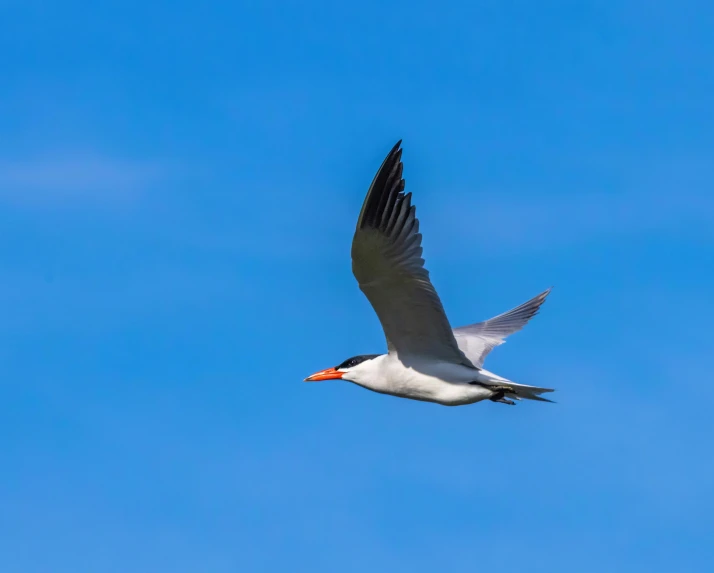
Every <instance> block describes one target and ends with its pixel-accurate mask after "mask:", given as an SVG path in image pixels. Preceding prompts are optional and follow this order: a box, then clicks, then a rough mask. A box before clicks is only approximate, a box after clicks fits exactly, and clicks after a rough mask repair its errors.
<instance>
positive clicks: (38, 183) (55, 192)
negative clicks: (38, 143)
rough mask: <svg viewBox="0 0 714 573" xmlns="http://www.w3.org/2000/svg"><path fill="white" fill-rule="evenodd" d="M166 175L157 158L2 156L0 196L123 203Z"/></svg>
mask: <svg viewBox="0 0 714 573" xmlns="http://www.w3.org/2000/svg"><path fill="white" fill-rule="evenodd" d="M164 174H165V169H164V167H163V166H162V165H160V164H158V163H156V162H151V161H138V160H129V159H120V158H113V157H107V156H102V155H99V154H96V153H73V154H66V153H63V154H59V155H44V156H40V157H34V158H23V159H15V160H10V159H0V201H2V202H4V203H10V204H15V205H27V206H61V205H72V204H78V203H79V204H87V203H92V204H100V205H101V204H106V203H111V204H116V203H126V202H132V201H134V200H136V199H137V198H138V197H140V196H141V195H142V194H143V193H144V192H145V191H146V190H147V189H148V188H149V187H150V186H151V185H152V184H153V183H155V182H156V181H157V180H159V179H161V178H162V177H163V175H164Z"/></svg>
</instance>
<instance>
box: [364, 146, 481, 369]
mask: <svg viewBox="0 0 714 573" xmlns="http://www.w3.org/2000/svg"><path fill="white" fill-rule="evenodd" d="M400 145H401V141H400V142H398V143H397V144H396V145H395V146H394V148H393V149H392V151H390V153H389V155H387V158H386V159H385V160H384V162H383V163H382V166H381V167H380V168H379V171H377V174H376V175H375V177H374V180H373V181H372V185H371V186H370V188H369V191H368V192H367V197H366V198H365V200H364V204H363V205H362V210H361V212H360V216H359V219H358V221H357V229H356V231H355V235H354V239H353V241H352V272H353V273H354V275H355V278H356V279H357V282H358V283H359V287H360V289H361V290H362V292H363V293H364V294H365V296H366V297H367V299H368V300H369V302H370V303H371V305H372V307H373V308H374V311H375V312H376V313H377V316H378V317H379V320H380V322H381V323H382V328H383V329H384V334H385V336H386V338H387V346H388V348H389V351H390V352H393V353H396V354H397V355H399V356H400V357H402V358H404V357H407V356H423V357H430V358H433V359H438V360H444V361H449V362H456V363H461V364H465V365H468V366H471V363H470V362H469V360H468V359H467V358H466V356H464V354H463V352H461V350H460V349H459V347H458V345H457V343H456V338H455V337H454V333H453V331H452V329H451V326H450V325H449V321H448V319H447V317H446V313H445V312H444V307H443V306H442V304H441V300H440V299H439V295H438V294H437V293H436V290H435V289H434V286H433V285H432V284H431V280H430V279H429V272H428V271H427V270H426V269H425V268H424V259H423V258H422V247H421V234H420V233H419V220H418V219H417V217H416V209H415V207H414V205H412V204H411V193H404V179H402V171H403V166H402V162H401V156H402V150H401V149H400Z"/></svg>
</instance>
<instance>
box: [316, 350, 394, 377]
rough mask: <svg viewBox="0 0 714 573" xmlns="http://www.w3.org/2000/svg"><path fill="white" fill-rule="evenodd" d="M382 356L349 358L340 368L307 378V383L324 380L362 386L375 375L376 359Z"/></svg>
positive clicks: (363, 355) (366, 355) (321, 371)
mask: <svg viewBox="0 0 714 573" xmlns="http://www.w3.org/2000/svg"><path fill="white" fill-rule="evenodd" d="M380 356H383V355H382V354H362V355H360V356H353V357H352V358H348V359H347V360H345V361H344V362H343V363H342V364H340V365H339V366H335V367H334V368H327V369H325V370H320V371H319V372H315V373H314V374H313V375H312V376H308V377H307V378H305V382H322V381H323V380H348V381H349V382H356V383H357V384H362V383H365V382H368V381H369V379H370V378H373V377H374V375H375V367H376V366H377V363H376V361H375V358H379V357H380Z"/></svg>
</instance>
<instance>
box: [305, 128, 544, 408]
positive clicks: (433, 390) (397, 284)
mask: <svg viewBox="0 0 714 573" xmlns="http://www.w3.org/2000/svg"><path fill="white" fill-rule="evenodd" d="M401 143H402V142H401V141H399V142H397V144H396V145H395V146H394V148H393V149H392V150H391V151H390V152H389V155H387V157H386V159H385V160H384V162H383V163H382V165H381V167H380V168H379V171H377V174H376V175H375V177H374V180H373V181H372V185H371V186H370V188H369V191H367V197H366V198H365V200H364V204H363V205H362V211H361V212H360V215H359V219H358V220H357V229H356V231H355V234H354V238H353V240H352V272H353V273H354V276H355V278H356V279H357V282H358V283H359V288H360V290H362V292H363V293H364V294H365V296H366V297H367V299H368V300H369V302H370V304H371V305H372V307H373V308H374V311H375V312H376V313H377V316H378V318H379V321H380V322H381V324H382V328H383V329H384V334H385V336H386V338H387V353H386V354H366V355H360V356H353V357H352V358H348V359H347V360H345V361H344V362H342V363H340V364H339V366H335V367H334V368H327V369H326V370H321V371H319V372H316V373H315V374H313V375H311V376H308V377H307V378H305V381H306V382H318V381H322V380H347V381H349V382H353V383H355V384H357V385H359V386H362V387H364V388H367V389H369V390H373V391H375V392H379V393H382V394H390V395H392V396H399V397H401V398H410V399H412V400H422V401H425V402H436V403H437V404H443V405H445V406H460V405H464V404H473V403H474V402H480V401H482V400H491V401H492V402H499V403H502V404H510V405H513V404H515V402H514V400H520V399H522V398H526V399H529V400H539V401H542V402H550V400H547V399H546V398H543V397H541V394H543V393H545V392H552V391H553V389H552V388H539V387H537V386H527V385H525V384H517V383H516V382H512V381H511V380H508V379H507V378H503V377H501V376H498V375H497V374H494V373H493V372H489V371H488V370H486V369H484V368H483V364H484V360H485V358H486V356H487V355H488V353H489V352H491V350H493V349H494V348H495V347H496V346H498V345H499V344H503V343H504V342H505V339H506V337H507V336H508V335H510V334H513V333H514V332H517V331H518V330H520V329H521V328H523V327H524V326H525V324H526V323H527V322H528V321H529V320H530V319H531V318H533V316H534V315H535V314H536V313H537V312H538V309H539V308H540V306H541V305H542V304H543V302H544V301H545V298H546V296H548V293H549V292H550V289H548V290H546V291H544V292H542V293H541V294H539V295H538V296H536V297H534V298H532V299H531V300H529V301H528V302H525V303H523V304H522V305H520V306H518V307H516V308H514V309H513V310H510V311H508V312H506V313H503V314H499V315H498V316H496V317H494V318H491V319H489V320H486V321H484V322H478V323H475V324H471V325H468V326H462V327H460V328H454V329H452V328H451V325H450V324H449V321H448V319H447V318H446V313H445V312H444V307H443V306H442V304H441V300H439V295H438V294H437V293H436V290H435V289H434V287H433V285H432V284H431V281H430V280H429V272H428V271H427V270H426V269H425V268H424V259H423V258H422V247H421V233H419V221H418V219H417V218H416V213H415V207H414V205H412V201H411V193H404V179H402V169H403V166H402V161H401V157H402V150H401Z"/></svg>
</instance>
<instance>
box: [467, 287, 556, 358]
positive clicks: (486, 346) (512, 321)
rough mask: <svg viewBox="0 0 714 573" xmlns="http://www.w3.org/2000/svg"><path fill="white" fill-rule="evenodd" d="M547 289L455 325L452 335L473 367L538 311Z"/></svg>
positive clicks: (548, 291) (547, 292) (546, 294)
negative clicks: (491, 313)
mask: <svg viewBox="0 0 714 573" xmlns="http://www.w3.org/2000/svg"><path fill="white" fill-rule="evenodd" d="M550 290H551V289H548V290H546V291H544V292H542V293H540V294H539V295H538V296H536V297H534V298H532V299H531V300H529V301H528V302H524V303H523V304H522V305H520V306H517V307H516V308H514V309H512V310H509V311H508V312H504V313H503V314H499V315H498V316H495V317H493V318H489V319H488V320H485V321H484V322H477V323H476V324H470V325H468V326H461V327H459V328H455V329H454V336H455V337H456V342H457V344H458V345H459V348H460V349H461V350H462V351H463V353H464V354H465V355H466V356H467V357H468V359H469V360H470V361H471V362H472V363H473V365H474V366H476V368H481V367H482V366H483V362H484V360H485V359H486V355H487V354H488V353H489V352H491V350H493V349H494V348H496V346H498V345H499V344H503V343H504V342H506V337H507V336H508V335H509V334H513V333H514V332H518V331H519V330H520V329H521V328H523V327H524V326H525V325H526V323H527V322H528V321H529V320H530V319H531V318H533V317H534V316H535V315H536V314H537V313H538V310H539V309H540V307H541V305H542V304H543V303H544V302H545V297H547V296H548V294H549V293H550Z"/></svg>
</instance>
